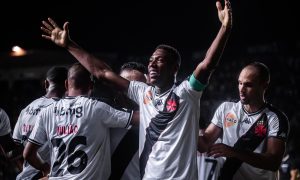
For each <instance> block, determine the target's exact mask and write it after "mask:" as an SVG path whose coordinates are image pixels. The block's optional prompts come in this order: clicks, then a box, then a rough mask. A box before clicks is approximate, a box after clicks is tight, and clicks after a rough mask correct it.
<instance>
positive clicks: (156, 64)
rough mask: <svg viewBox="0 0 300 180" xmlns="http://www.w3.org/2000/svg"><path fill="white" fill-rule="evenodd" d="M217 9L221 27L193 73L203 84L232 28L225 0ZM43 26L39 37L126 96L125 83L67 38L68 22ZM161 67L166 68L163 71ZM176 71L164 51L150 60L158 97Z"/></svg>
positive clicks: (214, 65)
mask: <svg viewBox="0 0 300 180" xmlns="http://www.w3.org/2000/svg"><path fill="white" fill-rule="evenodd" d="M216 6H217V10H218V16H219V20H220V22H221V23H222V26H221V28H220V30H219V33H218V35H217V36H216V38H215V40H214V41H213V43H212V44H211V46H210V48H209V50H208V51H207V54H206V57H205V58H204V60H203V61H201V62H200V63H199V64H198V66H197V67H196V68H195V70H194V72H193V74H194V76H195V77H196V79H198V80H199V81H200V82H204V83H206V82H207V81H208V79H209V77H210V75H211V73H212V72H213V70H214V69H215V67H216V66H217V64H218V62H219V59H220V57H221V55H222V53H223V49H224V47H225V44H226V42H227V39H228V37H229V34H230V31H231V26H232V14H231V7H230V2H229V1H228V0H225V7H224V9H222V6H221V3H220V2H217V4H216ZM42 23H43V25H44V26H43V27H41V29H42V30H43V32H44V33H45V34H44V35H42V37H44V38H45V39H48V40H51V41H52V42H54V43H55V44H56V45H58V46H61V47H64V48H66V49H67V50H68V51H69V52H70V53H71V54H72V55H73V56H74V57H75V58H76V59H77V60H78V61H79V62H80V63H81V64H82V65H83V66H84V67H85V68H86V69H87V70H88V71H90V73H92V74H93V75H94V76H95V77H97V78H98V79H101V80H104V81H106V82H109V83H110V84H111V86H113V87H114V88H116V89H118V90H120V91H123V92H127V89H128V86H129V81H128V80H126V79H124V78H122V77H120V76H119V75H118V74H116V73H114V72H113V71H112V69H111V68H110V67H109V66H108V65H107V64H106V63H105V62H104V61H103V60H101V59H98V58H97V57H95V56H93V55H92V54H90V53H88V52H87V51H86V50H84V49H82V48H81V47H80V46H79V45H77V44H76V43H75V42H74V41H72V40H71V38H70V36H69V28H68V24H69V23H68V22H66V23H65V24H64V26H63V29H61V28H60V27H59V26H58V25H57V24H56V23H55V21H53V20H52V19H51V18H48V22H46V21H43V22H42ZM167 65H168V66H167ZM164 67H166V68H165V69H164ZM167 67H168V68H167ZM178 69H179V67H178V65H177V63H176V62H175V61H172V60H171V59H170V58H169V56H168V54H166V53H165V52H164V51H163V50H161V49H158V50H156V51H155V52H154V53H153V54H152V56H151V58H150V61H149V65H148V70H149V72H150V74H149V75H150V76H151V71H150V70H153V71H156V72H160V73H159V74H156V77H155V79H154V77H152V80H151V77H150V83H151V84H152V85H154V86H155V88H156V90H157V92H158V93H163V92H165V91H166V90H168V89H170V88H171V87H172V86H173V84H174V80H175V77H176V73H177V71H178ZM163 70H165V71H163ZM161 72H164V73H165V74H164V75H166V76H162V74H161Z"/></svg>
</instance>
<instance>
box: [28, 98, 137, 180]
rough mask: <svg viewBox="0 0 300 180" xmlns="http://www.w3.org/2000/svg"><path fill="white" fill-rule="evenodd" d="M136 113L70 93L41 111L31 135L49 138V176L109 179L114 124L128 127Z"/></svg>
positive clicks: (39, 141)
mask: <svg viewBox="0 0 300 180" xmlns="http://www.w3.org/2000/svg"><path fill="white" fill-rule="evenodd" d="M131 117H132V114H131V113H128V112H125V111H119V110H116V109H114V108H112V107H111V106H109V105H107V104H105V103H103V102H100V101H98V100H95V99H91V98H87V97H84V96H78V97H66V98H64V99H61V100H60V101H57V102H55V103H53V104H52V105H51V106H49V107H48V108H46V109H45V110H44V111H43V112H41V114H40V116H39V120H38V121H37V123H36V124H35V126H34V128H33V131H32V133H31V135H30V137H29V141H30V142H32V143H35V144H38V145H42V144H44V143H45V142H47V141H48V142H49V144H50V148H51V172H50V174H49V179H60V180H61V179H72V180H75V179H80V180H81V179H91V180H93V179H104V180H105V179H108V177H109V175H110V137H109V128H110V127H123V128H125V127H127V126H128V125H129V123H130V120H131Z"/></svg>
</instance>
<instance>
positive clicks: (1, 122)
mask: <svg viewBox="0 0 300 180" xmlns="http://www.w3.org/2000/svg"><path fill="white" fill-rule="evenodd" d="M10 132H11V128H10V122H9V118H8V115H7V114H6V112H5V111H4V110H3V109H1V108H0V136H5V135H7V134H9V133H10Z"/></svg>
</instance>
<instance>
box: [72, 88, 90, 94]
mask: <svg viewBox="0 0 300 180" xmlns="http://www.w3.org/2000/svg"><path fill="white" fill-rule="evenodd" d="M88 94H89V93H88V92H86V91H84V90H82V89H73V88H72V89H69V90H68V96H83V95H88Z"/></svg>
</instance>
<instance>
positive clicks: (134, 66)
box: [120, 61, 147, 74]
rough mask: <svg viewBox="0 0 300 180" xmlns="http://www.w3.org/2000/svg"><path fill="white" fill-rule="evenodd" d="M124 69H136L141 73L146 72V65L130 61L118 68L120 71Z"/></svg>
mask: <svg viewBox="0 0 300 180" xmlns="http://www.w3.org/2000/svg"><path fill="white" fill-rule="evenodd" d="M124 70H137V71H139V72H141V73H143V74H147V68H146V66H145V65H143V64H142V63H139V62H133V61H132V62H127V63H125V64H123V65H122V66H121V68H120V72H122V71H124Z"/></svg>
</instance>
